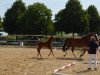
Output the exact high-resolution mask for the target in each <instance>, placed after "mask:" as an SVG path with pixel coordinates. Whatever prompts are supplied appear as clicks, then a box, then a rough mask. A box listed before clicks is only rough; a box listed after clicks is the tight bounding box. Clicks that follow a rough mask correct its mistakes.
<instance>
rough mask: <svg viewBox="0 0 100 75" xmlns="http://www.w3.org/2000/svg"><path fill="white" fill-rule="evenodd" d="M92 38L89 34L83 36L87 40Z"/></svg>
mask: <svg viewBox="0 0 100 75" xmlns="http://www.w3.org/2000/svg"><path fill="white" fill-rule="evenodd" d="M90 38H91V36H88V35H86V36H83V37H82V39H85V40H86V41H89V40H90Z"/></svg>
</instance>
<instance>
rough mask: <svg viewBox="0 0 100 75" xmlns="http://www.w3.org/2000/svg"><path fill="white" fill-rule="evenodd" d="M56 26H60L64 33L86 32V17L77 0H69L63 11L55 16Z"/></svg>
mask: <svg viewBox="0 0 100 75" xmlns="http://www.w3.org/2000/svg"><path fill="white" fill-rule="evenodd" d="M59 15H60V16H59ZM56 24H57V25H58V26H59V25H61V27H62V30H63V31H64V32H65V33H82V32H86V30H87V29H88V15H87V13H86V12H85V11H84V10H83V9H82V5H81V4H80V2H79V1H78V0H69V1H68V3H66V6H65V9H63V10H61V11H60V12H59V13H58V14H57V16H56ZM57 25H56V26H57Z"/></svg>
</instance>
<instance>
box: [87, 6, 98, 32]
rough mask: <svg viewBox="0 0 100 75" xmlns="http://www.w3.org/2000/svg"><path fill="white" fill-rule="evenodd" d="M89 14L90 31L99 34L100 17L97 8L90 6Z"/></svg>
mask: <svg viewBox="0 0 100 75" xmlns="http://www.w3.org/2000/svg"><path fill="white" fill-rule="evenodd" d="M87 12H88V14H89V29H90V30H89V31H90V32H99V31H100V17H99V13H98V11H97V8H96V7H95V6H94V5H90V6H89V7H88V9H87Z"/></svg>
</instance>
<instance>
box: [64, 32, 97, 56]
mask: <svg viewBox="0 0 100 75" xmlns="http://www.w3.org/2000/svg"><path fill="white" fill-rule="evenodd" d="M92 36H94V37H95V38H96V40H98V38H97V36H96V34H94V33H89V34H87V35H86V36H83V37H81V38H67V39H66V40H65V44H64V45H63V48H62V50H63V52H65V51H66V53H65V55H64V56H66V54H67V50H68V49H69V48H70V47H71V48H72V49H71V51H72V53H73V55H74V57H75V58H77V57H76V56H75V54H74V47H82V51H81V54H80V56H79V58H82V56H83V55H84V54H85V52H86V51H87V50H88V44H89V42H90V40H91V39H90V38H91V37H92ZM66 46H67V48H65V47H66Z"/></svg>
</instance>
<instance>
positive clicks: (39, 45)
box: [37, 36, 54, 57]
mask: <svg viewBox="0 0 100 75" xmlns="http://www.w3.org/2000/svg"><path fill="white" fill-rule="evenodd" d="M52 40H53V36H51V37H50V38H49V39H48V40H47V41H45V42H41V41H39V42H38V43H37V52H38V54H37V57H38V56H39V55H40V57H42V56H41V53H40V50H41V48H48V49H49V50H50V53H49V55H50V54H51V53H52V55H53V57H54V54H53V51H52V47H51V42H52ZM49 55H48V56H49Z"/></svg>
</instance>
